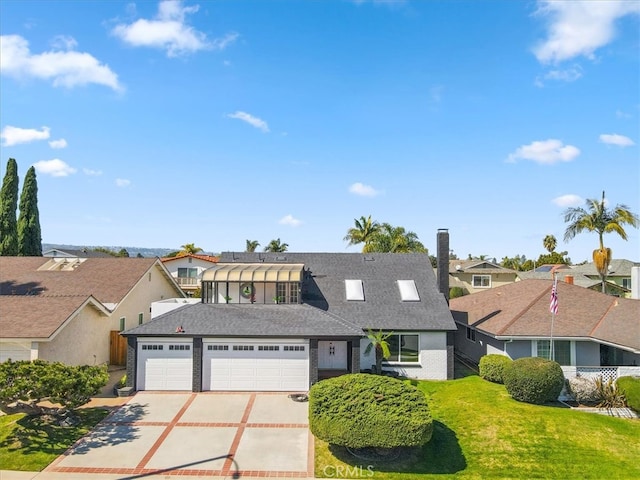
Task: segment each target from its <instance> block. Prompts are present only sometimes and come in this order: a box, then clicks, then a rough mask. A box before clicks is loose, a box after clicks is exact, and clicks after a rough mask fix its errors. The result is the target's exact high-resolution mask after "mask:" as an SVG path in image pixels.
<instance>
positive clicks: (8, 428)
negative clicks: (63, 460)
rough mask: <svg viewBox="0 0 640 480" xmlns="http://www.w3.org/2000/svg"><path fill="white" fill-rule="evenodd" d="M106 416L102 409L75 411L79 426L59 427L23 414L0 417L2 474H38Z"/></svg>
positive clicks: (40, 418) (44, 418)
mask: <svg viewBox="0 0 640 480" xmlns="http://www.w3.org/2000/svg"><path fill="white" fill-rule="evenodd" d="M108 413H109V411H108V410H105V409H103V408H87V409H80V410H77V414H78V417H79V418H80V424H79V425H77V426H73V427H61V426H58V425H53V424H51V423H50V422H47V421H46V418H47V417H29V416H26V415H24V414H16V415H3V416H1V417H0V459H2V461H1V464H0V465H1V467H0V468H2V469H3V470H23V471H30V472H39V471H41V470H42V469H44V468H45V467H46V466H47V465H49V464H50V463H51V462H53V461H54V460H55V459H56V458H57V457H58V456H59V455H61V454H62V453H64V452H65V451H66V450H67V449H68V448H69V447H71V446H72V445H73V444H74V443H75V442H76V441H77V440H78V439H79V438H81V437H82V436H83V435H85V434H86V433H87V432H89V431H90V430H92V429H93V427H94V426H95V425H96V424H97V423H98V422H100V420H102V419H103V418H104V417H106V416H107V414H108Z"/></svg>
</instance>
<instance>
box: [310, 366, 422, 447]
mask: <svg viewBox="0 0 640 480" xmlns="http://www.w3.org/2000/svg"><path fill="white" fill-rule="evenodd" d="M309 428H310V429H311V433H313V434H314V435H315V436H316V437H317V438H319V439H320V440H324V441H325V442H328V443H330V444H334V445H341V446H344V447H349V448H366V447H377V448H395V447H413V446H419V445H424V444H425V443H427V442H428V441H429V440H430V439H431V435H432V433H433V420H432V419H431V414H430V412H429V406H428V405H427V400H426V398H425V396H424V393H422V392H421V391H420V390H418V389H417V388H415V387H414V386H412V385H410V384H408V383H405V382H403V381H402V380H398V379H395V378H391V377H386V376H381V375H369V374H364V373H354V374H349V375H342V376H340V377H335V378H331V379H327V380H322V381H321V382H318V383H316V384H315V385H313V386H312V387H311V389H310V390H309Z"/></svg>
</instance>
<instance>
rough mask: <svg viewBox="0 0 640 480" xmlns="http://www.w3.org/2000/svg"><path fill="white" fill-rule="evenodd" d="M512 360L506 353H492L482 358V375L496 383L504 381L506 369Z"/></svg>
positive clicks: (480, 366)
mask: <svg viewBox="0 0 640 480" xmlns="http://www.w3.org/2000/svg"><path fill="white" fill-rule="evenodd" d="M511 362H513V360H511V359H510V358H509V357H507V356H506V355H500V354H497V353H491V354H489V355H485V356H484V357H482V358H481V359H480V363H479V365H478V367H479V368H480V377H482V378H484V379H485V380H488V381H490V382H494V383H504V381H503V379H502V377H503V375H504V369H505V368H506V366H507V365H510V364H511Z"/></svg>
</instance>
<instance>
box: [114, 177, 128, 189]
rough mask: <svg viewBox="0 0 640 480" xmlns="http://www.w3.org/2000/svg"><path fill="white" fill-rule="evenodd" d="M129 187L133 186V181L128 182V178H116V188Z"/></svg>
mask: <svg viewBox="0 0 640 480" xmlns="http://www.w3.org/2000/svg"><path fill="white" fill-rule="evenodd" d="M129 185H131V180H127V179H126V178H116V186H118V187H122V188H124V187H128V186H129Z"/></svg>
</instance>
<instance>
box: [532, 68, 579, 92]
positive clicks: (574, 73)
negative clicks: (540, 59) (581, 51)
mask: <svg viewBox="0 0 640 480" xmlns="http://www.w3.org/2000/svg"><path fill="white" fill-rule="evenodd" d="M581 77H582V67H581V66H580V65H574V66H573V67H571V68H565V69H563V70H549V71H548V72H547V73H545V74H544V75H543V76H542V78H540V77H538V78H536V82H535V84H536V86H537V87H543V86H544V82H543V80H553V81H557V82H575V81H576V80H578V79H579V78H581Z"/></svg>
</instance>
